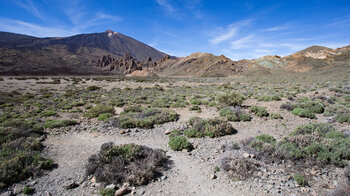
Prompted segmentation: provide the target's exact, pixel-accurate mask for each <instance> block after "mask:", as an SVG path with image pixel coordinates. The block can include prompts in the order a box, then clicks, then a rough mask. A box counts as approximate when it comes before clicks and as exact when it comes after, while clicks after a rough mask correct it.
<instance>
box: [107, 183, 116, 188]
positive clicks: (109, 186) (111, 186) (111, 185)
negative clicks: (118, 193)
mask: <svg viewBox="0 0 350 196" xmlns="http://www.w3.org/2000/svg"><path fill="white" fill-rule="evenodd" d="M106 189H115V185H114V184H109V185H107V186H106Z"/></svg>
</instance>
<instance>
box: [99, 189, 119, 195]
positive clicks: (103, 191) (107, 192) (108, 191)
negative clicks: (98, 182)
mask: <svg viewBox="0 0 350 196" xmlns="http://www.w3.org/2000/svg"><path fill="white" fill-rule="evenodd" d="M115 192H116V190H115V189H111V188H104V189H100V191H99V192H98V193H99V194H100V195H101V196H114V194H115Z"/></svg>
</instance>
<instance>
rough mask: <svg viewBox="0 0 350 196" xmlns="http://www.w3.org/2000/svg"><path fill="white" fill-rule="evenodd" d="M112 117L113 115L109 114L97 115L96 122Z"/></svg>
mask: <svg viewBox="0 0 350 196" xmlns="http://www.w3.org/2000/svg"><path fill="white" fill-rule="evenodd" d="M112 116H113V114H111V113H103V114H100V115H98V118H97V120H99V121H106V120H107V119H108V118H110V117H112Z"/></svg>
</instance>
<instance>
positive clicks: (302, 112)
mask: <svg viewBox="0 0 350 196" xmlns="http://www.w3.org/2000/svg"><path fill="white" fill-rule="evenodd" d="M292 114H294V115H296V116H299V117H303V118H311V119H316V115H315V114H314V113H312V112H311V111H310V110H308V109H303V108H294V109H293V111H292Z"/></svg>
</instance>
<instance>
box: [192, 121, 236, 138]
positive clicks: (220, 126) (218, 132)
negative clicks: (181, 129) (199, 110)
mask: <svg viewBox="0 0 350 196" xmlns="http://www.w3.org/2000/svg"><path fill="white" fill-rule="evenodd" d="M189 124H190V126H191V128H190V129H189V130H186V131H185V135H186V136H188V137H204V136H208V137H210V138H214V137H221V136H224V135H230V134H235V133H237V130H236V129H234V128H233V127H232V125H231V124H230V123H229V122H227V121H226V120H223V119H221V118H214V119H207V120H203V119H201V118H199V117H194V118H191V119H190V120H189Z"/></svg>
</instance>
